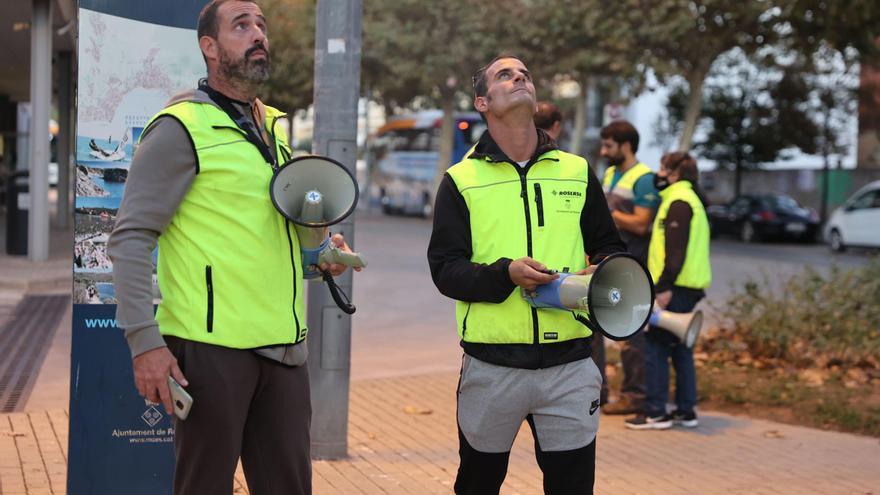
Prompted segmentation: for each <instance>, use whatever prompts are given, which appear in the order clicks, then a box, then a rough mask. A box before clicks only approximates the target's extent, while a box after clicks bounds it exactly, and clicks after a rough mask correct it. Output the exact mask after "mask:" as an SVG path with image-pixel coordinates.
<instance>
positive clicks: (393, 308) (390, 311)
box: [352, 213, 872, 379]
mask: <svg viewBox="0 0 880 495" xmlns="http://www.w3.org/2000/svg"><path fill="white" fill-rule="evenodd" d="M430 236H431V223H430V221H427V220H423V219H417V218H403V217H389V216H384V215H381V214H379V213H370V214H364V213H359V214H358V217H357V220H356V224H355V236H354V247H355V249H356V250H357V251H360V252H361V253H363V254H364V255H365V256H366V257H367V260H368V263H369V266H368V267H367V268H366V269H365V270H364V271H363V272H361V273H358V274H356V275H355V277H354V302H355V303H356V304H357V306H358V312H357V313H356V314H355V316H354V319H353V323H352V331H353V334H352V378H353V379H363V378H375V377H383V376H396V375H402V374H415V373H427V372H434V371H454V370H458V369H459V366H460V364H461V350H460V347H459V345H458V337H457V335H456V332H455V305H454V302H453V301H452V300H450V299H447V298H446V297H444V296H443V295H441V294H440V293H439V292H438V291H437V289H436V288H435V287H434V284H433V282H432V281H431V276H430V272H429V271H428V265H427V259H426V254H425V253H426V250H427V246H428V240H429V238H430ZM871 255H872V254H871V253H869V252H865V251H862V252H848V253H844V254H833V255H832V254H831V253H830V251H829V249H828V248H827V246H824V245H822V244H812V245H805V244H788V243H771V244H743V243H741V242H739V241H736V240H728V239H718V240H715V241H713V242H712V258H711V259H712V270H713V284H712V287H711V288H710V289H709V290H708V291H707V295H708V297H707V300H708V301H709V302H711V303H713V304H716V305H717V304H723V302H724V300H725V299H726V297H728V296H729V295H730V294H731V292H732V291H733V290H735V288H736V287H737V286H738V285H741V284H742V283H743V282H744V281H745V280H746V279H748V278H750V277H752V278H761V277H763V276H765V275H766V276H767V277H768V278H770V279H771V280H776V279H779V278H780V277H785V276H789V275H792V274H795V273H797V272H798V271H800V270H802V269H803V267H804V266H805V265H812V266H813V267H815V268H817V269H818V270H820V271H827V270H828V269H829V267H830V266H831V265H832V264H837V265H839V266H841V267H844V268H858V267H860V266H864V265H865V264H867V263H868V261H869V257H870V256H871ZM702 304H703V307H704V309H707V310H709V311H710V312H711V310H710V309H709V307H708V306H709V305H708V304H706V303H702ZM392 356H393V359H391V358H392Z"/></svg>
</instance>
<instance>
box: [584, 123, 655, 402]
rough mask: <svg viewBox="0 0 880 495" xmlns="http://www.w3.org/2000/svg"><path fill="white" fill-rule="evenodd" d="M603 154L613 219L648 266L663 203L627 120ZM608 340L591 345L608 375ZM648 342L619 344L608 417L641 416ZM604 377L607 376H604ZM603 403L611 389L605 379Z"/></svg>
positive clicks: (607, 136)
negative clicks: (617, 384)
mask: <svg viewBox="0 0 880 495" xmlns="http://www.w3.org/2000/svg"><path fill="white" fill-rule="evenodd" d="M600 137H601V138H602V146H601V148H600V149H599V154H600V155H601V156H602V157H603V158H605V160H607V161H608V165H609V167H608V168H607V169H606V170H605V177H604V180H603V181H602V188H603V190H604V191H605V197H606V198H607V199H608V206H609V207H610V208H611V217H612V218H613V219H614V223H615V224H616V225H617V228H618V230H619V231H620V237H621V238H622V239H623V240H624V242H626V245H627V250H628V251H629V252H630V254H632V255H633V256H635V257H636V258H637V259H638V260H639V261H641V262H642V263H645V264H646V265H647V262H648V240H649V239H650V235H651V221H652V220H653V219H654V213H655V212H656V211H657V205H659V204H660V198H659V196H658V194H657V189H656V188H655V187H654V184H653V179H654V173H653V172H652V171H651V169H650V168H648V166H647V165H645V164H644V163H641V162H639V160H638V159H637V158H636V152H637V151H638V149H639V133H638V131H636V128H635V127H633V125H632V124H631V123H629V122H627V121H625V120H618V121H615V122H612V123H610V124H608V125H607V126H605V127H604V128H602V130H601V132H600ZM603 340H604V339H602V338H601V337H599V338H597V339H596V340H594V341H593V356H594V359H595V360H596V364H597V365H598V366H599V369H600V370H602V371H603V372H604V371H605V349H604V342H603ZM644 349H645V337H644V335H643V334H642V332H639V333H637V334H635V335H634V336H633V337H632V338H630V339H629V340H626V341H624V342H621V343H620V359H621V361H622V364H623V384H622V385H621V391H620V399H619V400H618V401H617V402H613V403H611V404H608V405H607V406H605V407H604V409H603V411H604V412H605V414H630V413H635V412H639V411H641V408H642V405H643V404H644V401H645V354H644ZM603 378H604V374H603ZM602 391H603V401H604V400H607V395H608V392H607V384H606V383H605V381H604V380H603V390H602Z"/></svg>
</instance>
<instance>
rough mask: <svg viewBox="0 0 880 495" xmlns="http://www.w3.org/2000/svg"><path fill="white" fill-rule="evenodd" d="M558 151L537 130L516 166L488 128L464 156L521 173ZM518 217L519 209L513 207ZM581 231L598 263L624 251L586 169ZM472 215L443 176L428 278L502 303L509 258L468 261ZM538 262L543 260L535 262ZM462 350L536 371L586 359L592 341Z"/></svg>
mask: <svg viewBox="0 0 880 495" xmlns="http://www.w3.org/2000/svg"><path fill="white" fill-rule="evenodd" d="M555 149H557V147H556V143H555V142H554V141H553V140H552V139H550V137H549V136H547V134H546V133H544V131H542V130H538V146H537V147H536V149H535V153H534V155H533V156H532V158H531V159H530V160H529V162H528V163H527V164H526V166H525V167H520V166H519V165H518V164H517V163H516V162H514V161H513V160H511V159H510V158H508V157H507V155H505V154H504V152H503V151H501V148H499V147H498V144H497V143H495V140H494V139H492V136H491V135H490V134H489V131H486V132H484V133H483V135H482V137H481V138H480V141H479V142H478V143H477V146H476V147H475V149H474V152H473V153H471V155H470V156H469V157H468V158H486V157H488V158H490V159H491V160H492V161H491V162H488V161H487V162H486V164H487V166H491V167H515V168H516V169H517V171H518V172H519V173H520V174H525V173H527V172H528V169H529V168H530V167H531V166H532V164H533V163H534V162H535V161H537V159H538V157H539V156H541V155H542V154H544V153H546V152H548V151H551V150H555ZM510 213H511V215H522V213H523V212H522V211H519V210H517V211H511V212H510ZM580 224H581V233H582V235H583V239H584V250H585V251H586V253H585V254H587V255H589V257H590V258H589V259H590V263H591V264H597V263H599V262H600V261H602V260H603V259H604V258H605V257H606V256H608V255H610V254H613V253H618V252H625V251H626V244H624V243H623V241H621V240H620V235H619V234H618V232H617V227H615V225H614V221H613V220H612V219H611V213H610V212H609V210H608V204H607V203H606V201H605V195H604V193H603V192H602V185H601V184H600V183H599V180H598V179H597V178H596V174H595V173H593V171H592V169H590V176H589V180H588V184H587V191H586V203H585V204H584V209H583V211H582V212H581V222H580ZM471 247H472V244H471V228H470V213H469V212H468V207H467V204H466V203H465V200H464V197H463V196H462V195H461V193H460V192H459V191H458V188H457V187H456V185H455V182H454V181H453V180H452V177H450V176H449V174H446V175H445V176H444V177H443V181H442V182H441V183H440V187H439V189H438V190H437V197H436V200H435V202H434V230H433V233H432V234H431V241H430V243H429V244H428V264H429V265H430V267H431V277H432V278H433V279H434V284H435V285H436V286H437V288H438V289H439V290H440V292H441V293H442V294H443V295H445V296H447V297H450V298H452V299H457V300H459V301H465V302H490V303H500V302H503V301H504V300H505V299H507V297H508V296H510V294H511V292H513V290H514V289H515V288H516V286H515V285H514V284H513V282H512V281H511V280H510V273H509V271H508V267H509V266H510V262H511V261H512V260H511V259H510V258H499V259H498V260H497V261H495V262H494V263H491V264H488V265H487V264H481V263H473V262H471V256H472V255H473V251H472V249H471ZM538 261H541V260H538ZM461 346H462V347H463V348H464V352H465V353H467V354H468V355H470V356H473V357H475V358H477V359H479V360H481V361H485V362H488V363H492V364H497V365H499V366H508V367H512V368H526V369H539V368H549V367H551V366H557V365H560V364H565V363H569V362H572V361H577V360H580V359H585V358H587V357H589V356H590V339H589V338H584V339H574V340H568V341H565V342H554V343H548V344H538V343H533V344H478V343H472V342H464V341H462V342H461Z"/></svg>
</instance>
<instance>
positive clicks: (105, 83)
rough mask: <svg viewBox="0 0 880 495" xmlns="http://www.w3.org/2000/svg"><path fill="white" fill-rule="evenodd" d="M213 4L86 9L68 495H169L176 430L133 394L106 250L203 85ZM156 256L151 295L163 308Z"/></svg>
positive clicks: (93, 2)
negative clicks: (205, 12) (145, 141)
mask: <svg viewBox="0 0 880 495" xmlns="http://www.w3.org/2000/svg"><path fill="white" fill-rule="evenodd" d="M205 3H207V0H151V1H149V2H134V1H130V0H80V2H79V7H80V9H79V43H78V63H79V66H78V81H77V125H76V200H75V209H76V211H75V227H74V246H73V250H74V262H73V265H74V266H73V279H74V291H73V292H74V294H73V299H74V306H73V322H72V324H73V328H72V345H71V373H70V375H71V384H70V391H71V392H70V439H69V441H70V445H69V456H68V487H67V492H68V493H70V494H72V495H80V494H107V493H126V494H141V493H142V494H163V493H167V494H170V493H171V479H172V474H173V466H174V450H173V444H172V442H173V438H174V427H173V422H172V421H171V418H170V417H169V415H168V414H167V413H166V412H165V410H164V409H163V408H162V407H161V406H158V405H155V404H150V403H149V402H146V401H145V400H144V399H143V398H142V397H140V396H139V395H138V393H137V390H136V389H135V387H134V379H133V375H132V368H131V355H130V353H129V350H128V346H127V345H126V342H125V338H124V337H123V334H122V330H121V329H119V328H118V326H117V325H116V319H115V318H116V292H115V290H114V286H113V277H112V269H113V267H112V263H111V260H110V258H109V256H108V253H107V241H108V238H109V235H110V232H111V231H112V230H113V226H114V223H115V221H116V215H117V212H118V210H119V206H120V203H121V201H122V197H123V194H124V191H125V182H126V178H127V177H128V171H129V168H130V166H131V160H132V157H133V156H134V154H135V152H136V150H137V143H138V141H139V139H140V136H141V134H142V133H143V131H144V128H145V127H146V126H147V123H148V122H149V120H150V119H151V118H152V116H153V115H155V114H156V113H157V112H158V111H159V110H161V109H162V108H163V107H164V106H165V103H166V102H167V101H169V100H170V99H171V97H172V96H173V95H175V94H176V93H178V92H180V91H183V90H186V89H189V88H193V87H195V86H196V84H197V82H198V80H199V78H201V77H204V74H205V65H204V61H203V59H202V55H201V53H200V51H199V47H198V42H197V37H196V32H195V28H196V24H197V21H198V14H199V11H200V10H201V8H202V6H203V5H204V4H205ZM157 257H158V252H153V255H152V260H153V266H154V277H153V296H154V302H158V300H159V297H160V294H159V293H158V288H157V286H156V279H155V265H156V262H157Z"/></svg>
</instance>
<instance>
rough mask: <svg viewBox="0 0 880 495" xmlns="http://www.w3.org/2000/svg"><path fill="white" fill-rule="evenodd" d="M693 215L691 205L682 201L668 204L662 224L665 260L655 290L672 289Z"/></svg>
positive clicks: (679, 269) (682, 263)
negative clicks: (664, 233)
mask: <svg viewBox="0 0 880 495" xmlns="http://www.w3.org/2000/svg"><path fill="white" fill-rule="evenodd" d="M693 216H694V212H693V210H692V209H691V206H690V205H689V204H687V203H686V202H684V201H673V202H672V204H671V205H669V212H668V213H667V214H666V219H665V220H664V222H663V223H664V225H663V226H662V228H663V229H664V230H665V232H666V262H665V264H664V265H663V273H661V274H660V278H659V279H658V280H657V285H656V287H655V289H656V291H657V292H664V291H667V290H670V289H672V286H673V285H674V284H675V279H677V278H678V274H679V273H681V269H682V267H683V266H684V258H685V254H687V246H688V240H689V237H690V235H691V218H692V217H693Z"/></svg>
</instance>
